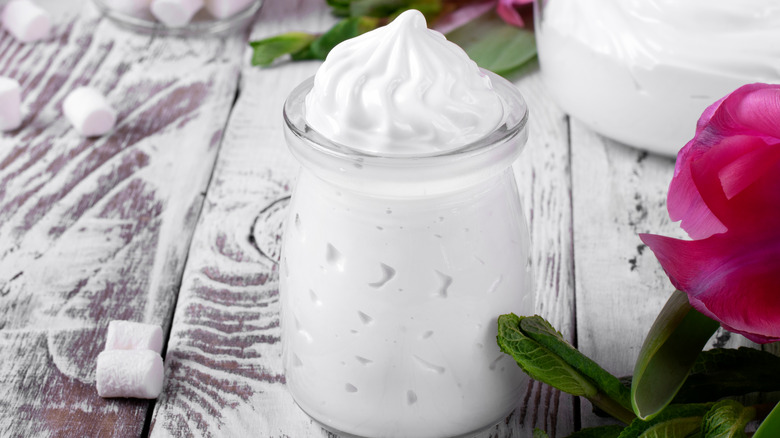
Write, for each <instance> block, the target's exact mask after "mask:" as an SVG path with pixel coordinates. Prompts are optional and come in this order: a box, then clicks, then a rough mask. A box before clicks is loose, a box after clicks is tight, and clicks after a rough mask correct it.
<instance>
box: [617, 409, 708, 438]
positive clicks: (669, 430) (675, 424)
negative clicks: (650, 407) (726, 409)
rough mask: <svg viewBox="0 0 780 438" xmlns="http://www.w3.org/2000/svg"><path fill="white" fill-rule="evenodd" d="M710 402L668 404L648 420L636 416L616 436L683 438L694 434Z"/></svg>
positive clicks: (626, 437)
mask: <svg viewBox="0 0 780 438" xmlns="http://www.w3.org/2000/svg"><path fill="white" fill-rule="evenodd" d="M711 406H712V405H710V404H688V405H669V406H667V407H666V408H665V409H664V410H663V411H661V412H660V413H659V414H658V415H656V416H655V417H653V418H652V419H650V420H642V419H639V418H637V419H636V420H634V421H633V422H632V423H631V424H630V425H629V426H628V427H626V428H625V429H623V432H621V433H620V435H618V438H683V437H687V436H691V435H694V434H695V433H696V432H697V431H698V430H699V428H700V426H701V421H702V418H703V417H704V415H705V414H706V413H707V411H709V410H710V407H711Z"/></svg>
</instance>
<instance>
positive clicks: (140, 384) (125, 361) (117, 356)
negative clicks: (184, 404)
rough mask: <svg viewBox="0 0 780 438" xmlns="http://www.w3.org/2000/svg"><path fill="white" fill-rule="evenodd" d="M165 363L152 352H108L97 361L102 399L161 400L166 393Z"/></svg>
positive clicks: (99, 356) (99, 392) (98, 387)
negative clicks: (164, 389) (163, 392)
mask: <svg viewBox="0 0 780 438" xmlns="http://www.w3.org/2000/svg"><path fill="white" fill-rule="evenodd" d="M163 373H164V372H163V362H162V358H161V357H160V355H159V354H157V353H155V352H154V351H151V350H106V351H103V352H102V353H100V354H99V355H98V358H97V370H96V373H95V374H96V380H97V392H98V395H99V396H101V397H133V398H157V396H159V395H160V392H162V385H163Z"/></svg>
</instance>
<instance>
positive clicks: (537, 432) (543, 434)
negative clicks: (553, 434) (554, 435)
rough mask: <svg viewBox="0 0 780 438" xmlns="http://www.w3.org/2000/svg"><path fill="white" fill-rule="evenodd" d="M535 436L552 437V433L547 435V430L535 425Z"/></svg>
mask: <svg viewBox="0 0 780 438" xmlns="http://www.w3.org/2000/svg"><path fill="white" fill-rule="evenodd" d="M533 438H550V435H547V432H545V431H543V430H542V429H539V428H538V427H535V428H534V434H533Z"/></svg>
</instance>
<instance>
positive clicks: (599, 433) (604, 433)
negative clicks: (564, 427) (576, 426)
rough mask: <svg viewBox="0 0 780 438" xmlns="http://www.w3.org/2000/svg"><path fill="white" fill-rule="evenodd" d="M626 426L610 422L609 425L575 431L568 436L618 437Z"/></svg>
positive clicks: (577, 437)
mask: <svg viewBox="0 0 780 438" xmlns="http://www.w3.org/2000/svg"><path fill="white" fill-rule="evenodd" d="M624 428H625V426H619V425H616V424H610V425H609V426H598V427H589V428H587V429H582V430H580V431H578V432H574V433H573V434H571V435H569V436H568V438H617V437H619V436H620V433H621V432H622V431H623V429H624Z"/></svg>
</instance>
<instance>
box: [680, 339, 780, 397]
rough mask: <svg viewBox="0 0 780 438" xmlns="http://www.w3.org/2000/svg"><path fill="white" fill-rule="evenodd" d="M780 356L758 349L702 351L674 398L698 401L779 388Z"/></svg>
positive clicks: (771, 390)
mask: <svg viewBox="0 0 780 438" xmlns="http://www.w3.org/2000/svg"><path fill="white" fill-rule="evenodd" d="M777 370H780V357H778V356H775V355H774V354H772V353H769V352H766V351H761V350H757V349H755V348H749V347H740V348H738V349H727V348H715V349H712V350H707V351H703V352H701V354H699V357H698V358H697V359H696V362H695V363H694V364H693V367H692V368H691V374H690V375H689V376H688V379H687V380H686V381H685V383H684V384H683V387H682V388H681V389H680V392H678V393H677V396H676V397H675V398H674V402H675V403H696V402H705V401H711V400H718V399H721V398H723V397H728V396H737V395H744V394H749V393H751V392H773V391H780V373H778V372H777Z"/></svg>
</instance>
